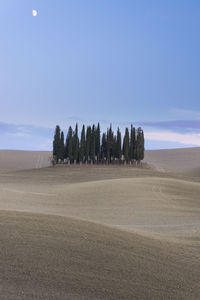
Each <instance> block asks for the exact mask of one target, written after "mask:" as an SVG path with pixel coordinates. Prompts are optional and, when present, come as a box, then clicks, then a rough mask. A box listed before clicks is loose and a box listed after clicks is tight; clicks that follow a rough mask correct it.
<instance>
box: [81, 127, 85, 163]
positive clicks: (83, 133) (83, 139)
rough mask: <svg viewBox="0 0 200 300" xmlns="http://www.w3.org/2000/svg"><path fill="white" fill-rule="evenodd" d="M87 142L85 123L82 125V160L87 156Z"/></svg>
mask: <svg viewBox="0 0 200 300" xmlns="http://www.w3.org/2000/svg"><path fill="white" fill-rule="evenodd" d="M85 150H86V144H85V125H83V127H82V131H81V142H80V162H84V161H85V156H86V153H85V152H86V151H85Z"/></svg>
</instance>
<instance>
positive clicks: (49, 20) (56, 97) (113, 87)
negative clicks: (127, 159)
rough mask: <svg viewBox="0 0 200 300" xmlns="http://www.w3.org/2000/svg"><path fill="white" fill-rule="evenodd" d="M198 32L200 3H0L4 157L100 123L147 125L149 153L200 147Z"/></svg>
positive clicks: (129, 0)
mask: <svg viewBox="0 0 200 300" xmlns="http://www.w3.org/2000/svg"><path fill="white" fill-rule="evenodd" d="M33 9H36V10H37V11H38V15H37V17H33V16H32V10H33ZM199 32H200V1H199V0H190V1H189V0H188V1H186V0H168V1H166V0H157V1H156V0H154V1H153V0H140V1H139V0H138V1H135V0H125V1H122V0H101V1H97V0H95V1H94V0H84V1H82V0H76V1H75V0H73V1H72V0H59V1H53V0H52V1H47V0H43V1H41V0H29V1H27V0H18V1H16V0H6V1H1V2H0V49H1V51H0V66H1V67H0V82H1V85H0V103H1V109H0V140H1V142H0V148H1V149H34V150H37V149H38V150H49V149H51V145H52V143H51V140H52V135H53V132H54V127H55V126H56V124H60V125H61V126H62V128H63V129H64V130H66V128H67V127H68V126H69V125H70V124H72V125H74V123H75V122H76V121H78V122H79V124H80V126H81V125H82V123H83V122H84V123H85V124H90V123H93V122H94V123H97V122H98V121H99V120H100V121H101V123H102V130H103V129H105V128H106V127H107V126H108V125H109V123H110V122H111V123H113V126H114V127H116V126H117V125H119V126H120V127H121V128H122V129H123V128H124V127H125V126H127V125H129V124H130V123H131V122H132V123H133V124H135V126H140V125H141V126H142V127H143V128H144V130H145V137H146V148H147V149H159V148H174V147H188V146H200V101H199V99H200V82H199V81H200V59H199V56H200V39H199Z"/></svg>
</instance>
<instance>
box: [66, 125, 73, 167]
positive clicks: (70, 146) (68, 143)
mask: <svg viewBox="0 0 200 300" xmlns="http://www.w3.org/2000/svg"><path fill="white" fill-rule="evenodd" d="M66 147H67V156H68V159H69V162H70V163H72V162H73V131H72V127H71V126H69V129H68V134H67V141H66Z"/></svg>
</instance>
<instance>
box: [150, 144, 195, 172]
mask: <svg viewBox="0 0 200 300" xmlns="http://www.w3.org/2000/svg"><path fill="white" fill-rule="evenodd" d="M144 161H146V162H147V163H148V164H149V165H152V166H154V167H156V168H157V169H159V170H162V171H172V172H190V173H191V174H194V175H198V176H200V147H195V148H185V149H169V150H151V151H150V150H149V151H145V159H144Z"/></svg>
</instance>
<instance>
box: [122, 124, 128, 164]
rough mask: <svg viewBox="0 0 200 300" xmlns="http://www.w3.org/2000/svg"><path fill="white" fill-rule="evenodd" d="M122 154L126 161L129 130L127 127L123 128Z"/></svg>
mask: <svg viewBox="0 0 200 300" xmlns="http://www.w3.org/2000/svg"><path fill="white" fill-rule="evenodd" d="M123 154H124V159H125V161H126V162H128V160H129V130H128V128H126V129H125V135H124V143H123Z"/></svg>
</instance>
